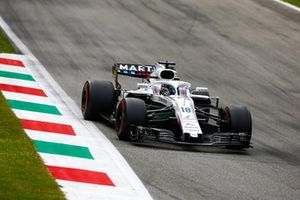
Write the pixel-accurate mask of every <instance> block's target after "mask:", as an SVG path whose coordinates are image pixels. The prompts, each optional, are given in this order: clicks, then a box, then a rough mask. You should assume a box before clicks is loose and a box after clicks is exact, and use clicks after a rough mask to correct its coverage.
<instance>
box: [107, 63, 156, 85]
mask: <svg viewBox="0 0 300 200" xmlns="http://www.w3.org/2000/svg"><path fill="white" fill-rule="evenodd" d="M155 70H156V66H155V65H140V64H124V63H115V64H114V65H113V66H112V75H113V77H114V78H115V82H116V88H117V89H121V85H120V84H119V82H118V75H125V76H131V77H136V78H149V77H150V74H151V73H152V72H153V71H155Z"/></svg>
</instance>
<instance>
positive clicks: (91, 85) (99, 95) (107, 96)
mask: <svg viewBox="0 0 300 200" xmlns="http://www.w3.org/2000/svg"><path fill="white" fill-rule="evenodd" d="M114 96H115V90H114V86H113V84H112V83H111V82H109V81H100V80H88V81H86V82H85V84H84V86H83V90H82V96H81V112H82V115H83V117H84V119H86V120H96V119H97V118H99V113H101V114H111V113H112V112H113V106H114Z"/></svg>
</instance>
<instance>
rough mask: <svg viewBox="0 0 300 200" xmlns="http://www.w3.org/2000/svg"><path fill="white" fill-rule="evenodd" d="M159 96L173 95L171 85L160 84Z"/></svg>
mask: <svg viewBox="0 0 300 200" xmlns="http://www.w3.org/2000/svg"><path fill="white" fill-rule="evenodd" d="M160 94H162V95H164V96H169V95H175V94H176V90H175V88H174V87H173V86H172V85H168V84H162V85H161V87H160Z"/></svg>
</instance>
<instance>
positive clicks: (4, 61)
mask: <svg viewBox="0 0 300 200" xmlns="http://www.w3.org/2000/svg"><path fill="white" fill-rule="evenodd" d="M0 64H4V65H12V66H16V67H25V66H24V64H23V62H22V61H20V60H14V59H7V58H0Z"/></svg>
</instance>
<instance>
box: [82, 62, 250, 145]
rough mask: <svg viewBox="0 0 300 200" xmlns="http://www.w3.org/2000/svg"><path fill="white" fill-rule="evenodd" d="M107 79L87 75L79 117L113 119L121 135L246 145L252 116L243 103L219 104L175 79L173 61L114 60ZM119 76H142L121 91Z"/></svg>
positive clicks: (203, 90)
mask: <svg viewBox="0 0 300 200" xmlns="http://www.w3.org/2000/svg"><path fill="white" fill-rule="evenodd" d="M112 74H113V77H114V79H115V84H113V83H112V82H110V81H102V80H88V81H86V82H85V84H84V86H83V92H82V102H81V103H82V104H81V109H82V114H83V117H84V119H87V120H96V119H100V118H101V119H105V120H107V121H109V122H111V123H114V124H115V127H116V132H117V136H118V138H119V139H120V140H127V141H134V142H143V141H144V140H158V141H161V142H167V143H175V144H182V145H195V146H225V147H228V148H238V149H242V148H249V147H251V143H250V140H251V135H252V120H251V114H250V112H249V110H248V109H247V108H246V107H244V106H227V107H224V108H222V107H220V106H219V98H218V97H211V96H210V94H209V91H208V89H207V88H205V87H196V88H194V89H191V84H190V83H188V82H184V81H180V78H179V77H178V76H177V72H176V70H175V63H173V62H168V61H163V62H162V61H160V62H158V63H157V64H156V65H138V64H121V63H117V64H114V66H113V67H112ZM119 75H126V76H130V77H137V78H142V83H138V84H137V88H136V89H134V90H124V89H122V88H121V84H120V83H119V82H118V76H119Z"/></svg>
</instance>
